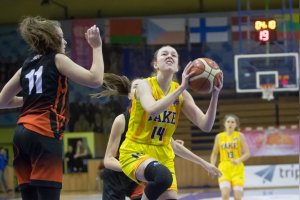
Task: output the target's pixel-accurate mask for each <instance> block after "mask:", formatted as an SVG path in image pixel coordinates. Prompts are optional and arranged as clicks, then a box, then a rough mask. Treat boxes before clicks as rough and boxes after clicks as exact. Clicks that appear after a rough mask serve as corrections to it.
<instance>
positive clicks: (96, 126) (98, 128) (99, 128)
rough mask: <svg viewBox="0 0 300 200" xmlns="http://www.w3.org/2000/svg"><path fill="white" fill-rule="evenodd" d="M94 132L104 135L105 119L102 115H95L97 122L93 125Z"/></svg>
mask: <svg viewBox="0 0 300 200" xmlns="http://www.w3.org/2000/svg"><path fill="white" fill-rule="evenodd" d="M92 130H93V132H95V133H103V119H102V116H101V114H100V113H98V112H97V113H96V114H95V120H94V123H93V124H92Z"/></svg>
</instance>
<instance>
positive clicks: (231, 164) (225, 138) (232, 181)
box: [210, 114, 250, 200]
mask: <svg viewBox="0 0 300 200" xmlns="http://www.w3.org/2000/svg"><path fill="white" fill-rule="evenodd" d="M224 128H225V130H224V131H223V132H221V133H219V134H218V135H217V136H216V138H215V143H214V147H213V151H212V154H211V157H210V162H211V164H213V165H216V162H217V157H218V154H219V153H220V163H219V166H218V168H219V169H220V171H221V172H222V176H221V177H220V178H219V180H218V181H219V187H220V189H221V193H222V199H223V200H229V198H230V191H231V189H232V190H233V194H234V199H235V200H241V199H242V196H243V188H244V182H245V171H244V164H243V162H244V161H246V160H247V159H248V158H249V157H250V151H249V148H248V145H247V142H246V139H245V136H244V134H243V133H241V132H239V128H240V121H239V118H238V117H237V116H236V115H234V114H228V115H226V116H225V117H224Z"/></svg>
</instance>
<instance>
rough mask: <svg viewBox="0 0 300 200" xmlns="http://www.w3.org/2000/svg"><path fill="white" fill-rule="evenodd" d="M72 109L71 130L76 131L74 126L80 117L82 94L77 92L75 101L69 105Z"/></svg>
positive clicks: (69, 124) (69, 125)
mask: <svg viewBox="0 0 300 200" xmlns="http://www.w3.org/2000/svg"><path fill="white" fill-rule="evenodd" d="M69 110H70V119H69V123H68V127H69V131H70V132H74V126H75V123H76V122H77V120H78V119H79V114H78V113H81V110H82V109H81V105H80V94H78V93H76V94H75V97H74V101H73V102H71V103H70V105H69Z"/></svg>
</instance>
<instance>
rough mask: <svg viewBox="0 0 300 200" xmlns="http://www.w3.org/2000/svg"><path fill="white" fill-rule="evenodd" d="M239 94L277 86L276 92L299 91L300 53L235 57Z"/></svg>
mask: <svg viewBox="0 0 300 200" xmlns="http://www.w3.org/2000/svg"><path fill="white" fill-rule="evenodd" d="M234 65H235V81H236V91H237V92H238V93H248V92H249V93H251V92H262V89H261V85H265V84H272V85H275V88H274V92H284V91H298V90H299V84H298V82H299V57H298V53H274V54H248V55H235V56H234Z"/></svg>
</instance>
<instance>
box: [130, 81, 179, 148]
mask: <svg viewBox="0 0 300 200" xmlns="http://www.w3.org/2000/svg"><path fill="white" fill-rule="evenodd" d="M146 80H147V81H148V83H149V85H150V87H151V88H152V95H153V97H154V99H155V100H156V101H157V100H159V99H161V98H163V97H164V96H165V95H164V93H163V92H162V90H161V88H160V87H159V85H158V82H157V80H156V77H149V78H147V79H146ZM178 86H179V84H178V83H176V82H174V81H172V82H171V87H170V90H169V92H168V94H169V93H171V92H173V91H174V90H175V89H176V88H178ZM182 101H183V98H182V95H180V96H179V97H178V98H177V99H176V100H175V101H174V102H173V103H172V104H171V105H170V106H169V107H168V108H167V109H166V110H164V111H163V112H162V113H160V114H158V115H157V116H150V115H149V114H148V113H147V112H146V111H145V110H144V109H143V107H142V105H141V102H140V100H138V99H136V98H133V100H132V106H131V113H130V119H129V125H128V131H127V133H126V138H127V139H129V140H131V141H134V142H137V143H142V144H151V145H167V144H169V143H170V141H171V138H172V135H173V133H174V131H175V129H176V127H177V124H178V120H179V114H180V109H181V106H182Z"/></svg>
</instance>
